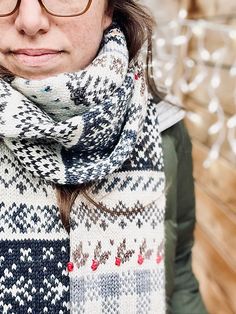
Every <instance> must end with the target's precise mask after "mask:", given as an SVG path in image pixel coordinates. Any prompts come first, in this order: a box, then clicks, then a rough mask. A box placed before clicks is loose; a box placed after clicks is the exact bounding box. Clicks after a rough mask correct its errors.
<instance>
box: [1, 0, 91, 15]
mask: <svg viewBox="0 0 236 314" xmlns="http://www.w3.org/2000/svg"><path fill="white" fill-rule="evenodd" d="M0 1H1V0H0ZM5 1H7V0H5ZM42 2H43V4H44V6H45V7H46V8H47V10H48V11H49V12H51V13H52V14H56V15H63V16H66V15H74V14H75V15H76V14H80V13H82V12H83V11H85V10H86V8H87V6H88V3H89V0H43V1H42Z"/></svg>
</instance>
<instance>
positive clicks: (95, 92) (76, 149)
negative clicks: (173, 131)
mask: <svg viewBox="0 0 236 314" xmlns="http://www.w3.org/2000/svg"><path fill="white" fill-rule="evenodd" d="M0 93H1V99H0V139H2V141H1V142H0V184H1V186H0V187H1V189H0V245H1V253H0V271H1V272H0V312H2V313H11V314H12V313H17V314H18V313H60V314H62V313H69V312H70V313H75V314H76V313H78V314H79V313H86V314H87V313H88V314H90V313H94V314H95V313H96V314H99V313H104V314H108V313H109V314H113V313H117V314H118V313H121V314H122V313H127V314H129V313H130V314H131V313H151V314H152V313H153V314H154V313H158V314H164V313H165V275H164V273H165V272H164V210H165V196H164V186H165V178H164V172H163V158H162V148H161V139H160V132H159V125H158V117H157V109H156V104H154V103H153V102H152V101H150V100H148V93H147V88H146V84H145V78H144V71H143V67H142V64H141V63H140V62H139V61H138V60H134V61H132V62H129V58H128V50H127V46H126V41H125V36H124V35H123V33H122V32H121V30H120V29H119V27H117V26H116V25H115V26H113V27H111V29H109V30H108V32H107V33H106V34H105V36H104V40H103V43H102V46H101V50H100V52H99V54H98V56H97V57H96V58H95V60H94V61H93V62H92V63H91V65H89V66H88V67H87V68H86V69H84V70H82V71H80V72H76V73H63V74H60V75H58V76H55V77H51V78H48V79H44V80H32V81H30V80H25V79H22V78H7V77H6V78H4V79H1V80H0ZM55 184H72V185H83V184H86V186H87V190H86V193H87V195H88V196H89V197H90V198H91V199H93V200H94V201H95V203H93V202H91V201H90V200H89V198H88V197H85V196H84V194H83V193H82V192H81V193H79V195H78V197H77V199H76V201H75V203H74V205H73V207H72V209H71V213H70V225H71V230H70V234H68V233H67V232H66V230H65V228H64V226H63V225H62V222H61V220H60V214H59V209H58V207H57V200H56V196H55ZM96 204H98V206H97V205H96ZM69 261H70V268H69V270H70V271H68V269H67V268H66V266H67V263H68V262H69Z"/></svg>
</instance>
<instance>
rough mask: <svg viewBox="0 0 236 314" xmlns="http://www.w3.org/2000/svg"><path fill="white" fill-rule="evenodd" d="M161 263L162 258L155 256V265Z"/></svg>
mask: <svg viewBox="0 0 236 314" xmlns="http://www.w3.org/2000/svg"><path fill="white" fill-rule="evenodd" d="M161 261H162V256H161V255H157V258H156V262H157V264H160V262H161Z"/></svg>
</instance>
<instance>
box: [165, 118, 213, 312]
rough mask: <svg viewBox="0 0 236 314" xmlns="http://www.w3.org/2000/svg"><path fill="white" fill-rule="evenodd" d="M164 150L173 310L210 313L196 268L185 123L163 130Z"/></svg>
mask: <svg viewBox="0 0 236 314" xmlns="http://www.w3.org/2000/svg"><path fill="white" fill-rule="evenodd" d="M171 149H172V151H171ZM163 153H164V163H165V172H166V177H167V185H166V191H167V192H166V197H167V208H166V211H167V212H166V252H167V255H166V281H167V291H168V292H169V300H168V303H169V304H168V306H169V313H171V314H206V313H207V311H206V308H205V306H204V304H203V302H202V299H201V296H200V292H199V284H198V281H197V279H196V278H195V276H194V274H193V271H192V246H193V243H194V235H193V233H194V227H195V222H196V218H195V194H194V181H193V175H192V145H191V141H190V138H189V135H188V133H187V130H186V128H185V126H184V124H183V122H179V123H177V124H176V125H174V126H172V127H171V128H169V129H168V130H166V131H164V132H163ZM170 154H171V156H170ZM170 163H171V164H170ZM171 168H172V169H171ZM173 250H174V251H173ZM168 285H171V287H170V286H169V287H168Z"/></svg>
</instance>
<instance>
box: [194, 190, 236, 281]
mask: <svg viewBox="0 0 236 314" xmlns="http://www.w3.org/2000/svg"><path fill="white" fill-rule="evenodd" d="M195 190H196V208H197V210H196V216H197V221H198V223H199V225H200V226H201V227H202V228H204V229H205V230H207V232H208V236H209V237H210V238H211V240H212V242H214V245H215V247H216V248H217V250H218V252H219V253H220V254H221V255H222V256H224V258H225V261H226V262H227V264H228V267H230V268H231V269H232V271H233V270H235V269H236V214H233V213H232V212H231V211H229V210H228V209H227V207H225V205H224V204H222V203H219V202H217V201H216V200H215V199H212V198H211V197H210V196H209V195H208V194H207V193H206V191H205V190H204V187H202V186H201V185H200V184H196V189H195ZM235 284H236V283H235Z"/></svg>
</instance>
